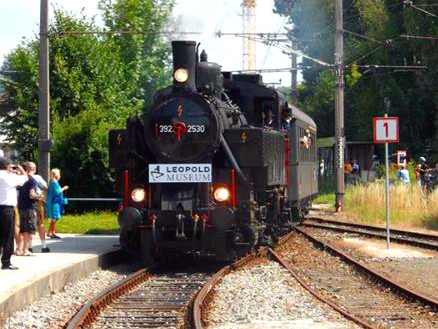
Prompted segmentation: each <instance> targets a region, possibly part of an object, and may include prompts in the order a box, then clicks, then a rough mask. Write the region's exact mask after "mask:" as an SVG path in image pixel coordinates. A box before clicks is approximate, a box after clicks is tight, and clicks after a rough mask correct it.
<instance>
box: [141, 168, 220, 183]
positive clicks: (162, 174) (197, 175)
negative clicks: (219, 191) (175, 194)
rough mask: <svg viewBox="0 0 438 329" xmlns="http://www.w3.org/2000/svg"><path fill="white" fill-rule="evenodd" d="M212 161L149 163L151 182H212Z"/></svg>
mask: <svg viewBox="0 0 438 329" xmlns="http://www.w3.org/2000/svg"><path fill="white" fill-rule="evenodd" d="M211 171H212V168H211V163H184V164H182V163H177V164H169V163H166V164H162V163H155V164H150V165H149V183H211V181H212V179H211Z"/></svg>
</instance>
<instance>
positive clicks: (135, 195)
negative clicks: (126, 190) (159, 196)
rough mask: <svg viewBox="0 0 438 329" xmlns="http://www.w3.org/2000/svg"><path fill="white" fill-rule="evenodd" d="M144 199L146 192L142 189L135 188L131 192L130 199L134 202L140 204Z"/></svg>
mask: <svg viewBox="0 0 438 329" xmlns="http://www.w3.org/2000/svg"><path fill="white" fill-rule="evenodd" d="M145 197H146V191H145V190H144V189H142V188H136V189H134V190H132V192H131V199H132V201H134V202H142V201H144V199H145Z"/></svg>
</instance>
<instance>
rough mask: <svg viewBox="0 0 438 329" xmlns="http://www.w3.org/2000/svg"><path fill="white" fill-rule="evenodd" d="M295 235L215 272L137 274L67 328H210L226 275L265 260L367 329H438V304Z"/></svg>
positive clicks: (308, 236) (308, 237)
mask: <svg viewBox="0 0 438 329" xmlns="http://www.w3.org/2000/svg"><path fill="white" fill-rule="evenodd" d="M297 231H298V232H299V235H298V234H290V235H288V236H287V237H285V238H283V239H282V240H281V241H280V242H279V244H278V246H277V247H276V250H275V251H274V250H271V249H268V248H261V249H260V250H259V251H258V252H257V253H253V254H251V255H248V256H246V257H244V258H243V259H241V260H239V261H238V262H236V263H234V264H232V265H229V266H225V267H223V268H221V269H220V270H219V271H218V272H216V274H213V272H212V271H211V272H208V273H207V272H205V271H204V272H191V273H188V272H175V271H173V272H160V271H157V270H156V269H145V270H142V271H139V272H137V273H135V274H134V275H132V276H131V277H129V278H128V279H126V280H124V282H122V283H121V284H117V285H115V286H114V287H112V288H111V289H108V290H107V291H105V292H102V293H101V294H100V295H99V296H97V297H96V298H94V300H93V301H90V302H89V303H88V304H87V305H86V306H85V307H84V308H83V309H82V310H81V311H80V312H79V313H78V314H77V316H76V317H75V318H74V319H73V320H72V321H71V323H70V324H69V326H68V327H67V328H68V329H73V328H124V327H129V328H158V327H159V328H192V329H202V328H206V327H207V323H205V320H204V315H205V314H206V312H208V310H209V307H210V305H211V302H212V300H213V298H214V292H215V289H214V287H215V286H216V285H218V284H219V282H221V280H222V278H223V277H224V276H225V275H227V274H228V273H230V272H232V271H234V270H237V269H239V268H242V267H245V266H253V265H255V264H257V263H262V262H266V260H267V259H271V260H274V261H276V262H278V263H280V264H281V265H282V266H283V267H285V268H286V269H287V270H288V271H289V272H290V273H291V275H292V276H293V277H294V278H295V279H296V280H297V281H298V282H299V283H300V284H301V285H302V286H303V287H304V288H305V289H306V290H308V291H309V292H310V293H311V294H313V295H314V296H315V297H316V298H317V299H319V300H321V301H323V302H324V303H326V304H328V305H330V306H331V307H332V308H333V309H335V310H337V311H338V312H339V313H341V314H343V315H344V317H346V318H347V319H350V320H352V321H353V322H355V323H357V324H359V325H360V326H362V327H364V328H369V329H371V328H373V329H374V328H387V327H388V328H389V327H390V328H403V329H408V328H419V327H421V328H436V327H438V313H437V310H438V301H436V300H434V299H432V298H429V297H427V296H423V295H421V294H419V293H417V292H415V291H412V290H411V289H409V288H406V287H403V286H402V285H400V284H398V283H397V282H394V281H393V280H391V279H389V278H387V277H385V276H384V275H382V274H381V273H378V272H376V271H374V270H372V269H370V268H367V267H366V266H364V265H362V264H359V263H358V262H357V261H355V260H354V259H352V258H351V257H349V256H348V255H346V254H344V253H342V251H340V250H337V249H336V248H334V247H333V246H330V245H329V244H328V243H326V242H324V241H320V240H318V239H317V238H316V237H314V236H312V235H311V234H309V233H308V232H306V230H305V229H304V230H303V229H302V228H298V229H297ZM356 233H357V232H356ZM304 237H305V238H304ZM300 239H301V241H299V240H300ZM310 241H311V242H310ZM315 245H316V246H318V247H319V248H322V249H323V250H321V249H319V248H315ZM324 250H326V251H329V252H326V251H324ZM341 259H342V260H341ZM345 262H347V263H348V264H349V265H346V263H345ZM195 296H196V297H195Z"/></svg>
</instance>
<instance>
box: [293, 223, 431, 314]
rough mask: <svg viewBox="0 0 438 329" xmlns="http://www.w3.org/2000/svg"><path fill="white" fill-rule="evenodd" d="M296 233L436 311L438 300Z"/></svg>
mask: <svg viewBox="0 0 438 329" xmlns="http://www.w3.org/2000/svg"><path fill="white" fill-rule="evenodd" d="M295 229H296V230H297V231H298V232H300V233H301V234H302V235H303V236H305V237H306V238H307V239H309V240H310V241H312V242H313V243H315V244H316V245H319V246H321V247H323V248H324V249H326V250H329V251H330V252H331V253H333V254H335V255H337V256H339V257H341V258H343V259H345V260H346V261H347V262H348V263H350V264H352V265H354V266H356V267H357V268H359V269H360V270H361V271H363V272H364V273H366V274H368V275H370V276H372V277H374V278H377V279H379V280H380V281H381V282H382V283H384V284H385V285H387V286H389V287H391V288H393V289H394V290H396V291H398V292H399V293H402V294H404V295H405V296H408V297H409V298H412V299H414V300H417V301H418V302H421V303H423V304H425V305H428V306H431V307H432V308H433V309H435V310H438V300H436V299H433V298H430V297H427V296H425V295H423V294H421V293H419V292H416V291H414V290H412V289H410V288H408V287H406V286H404V285H402V284H400V283H398V282H395V281H394V280H392V279H390V278H389V277H387V276H386V275H384V274H383V273H381V272H379V271H376V270H373V269H371V268H370V267H368V266H366V265H364V264H362V263H360V262H359V261H357V260H355V259H354V258H352V257H350V256H349V255H347V254H345V253H344V252H342V251H341V250H340V249H338V248H336V247H335V246H333V245H331V244H330V243H328V242H325V241H322V240H319V239H318V238H316V237H315V236H313V235H312V234H311V233H309V232H306V231H305V230H303V229H301V228H299V227H296V228H295Z"/></svg>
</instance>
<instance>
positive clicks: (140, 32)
mask: <svg viewBox="0 0 438 329" xmlns="http://www.w3.org/2000/svg"><path fill="white" fill-rule="evenodd" d="M55 34H59V35H84V34H85V35H87V34H91V35H93V34H95V35H101V34H102V35H104V34H110V35H134V34H143V35H172V34H180V35H181V34H182V35H202V34H203V33H202V32H181V31H122V30H121V31H105V30H102V31H79V30H66V31H60V32H57V33H55Z"/></svg>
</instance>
